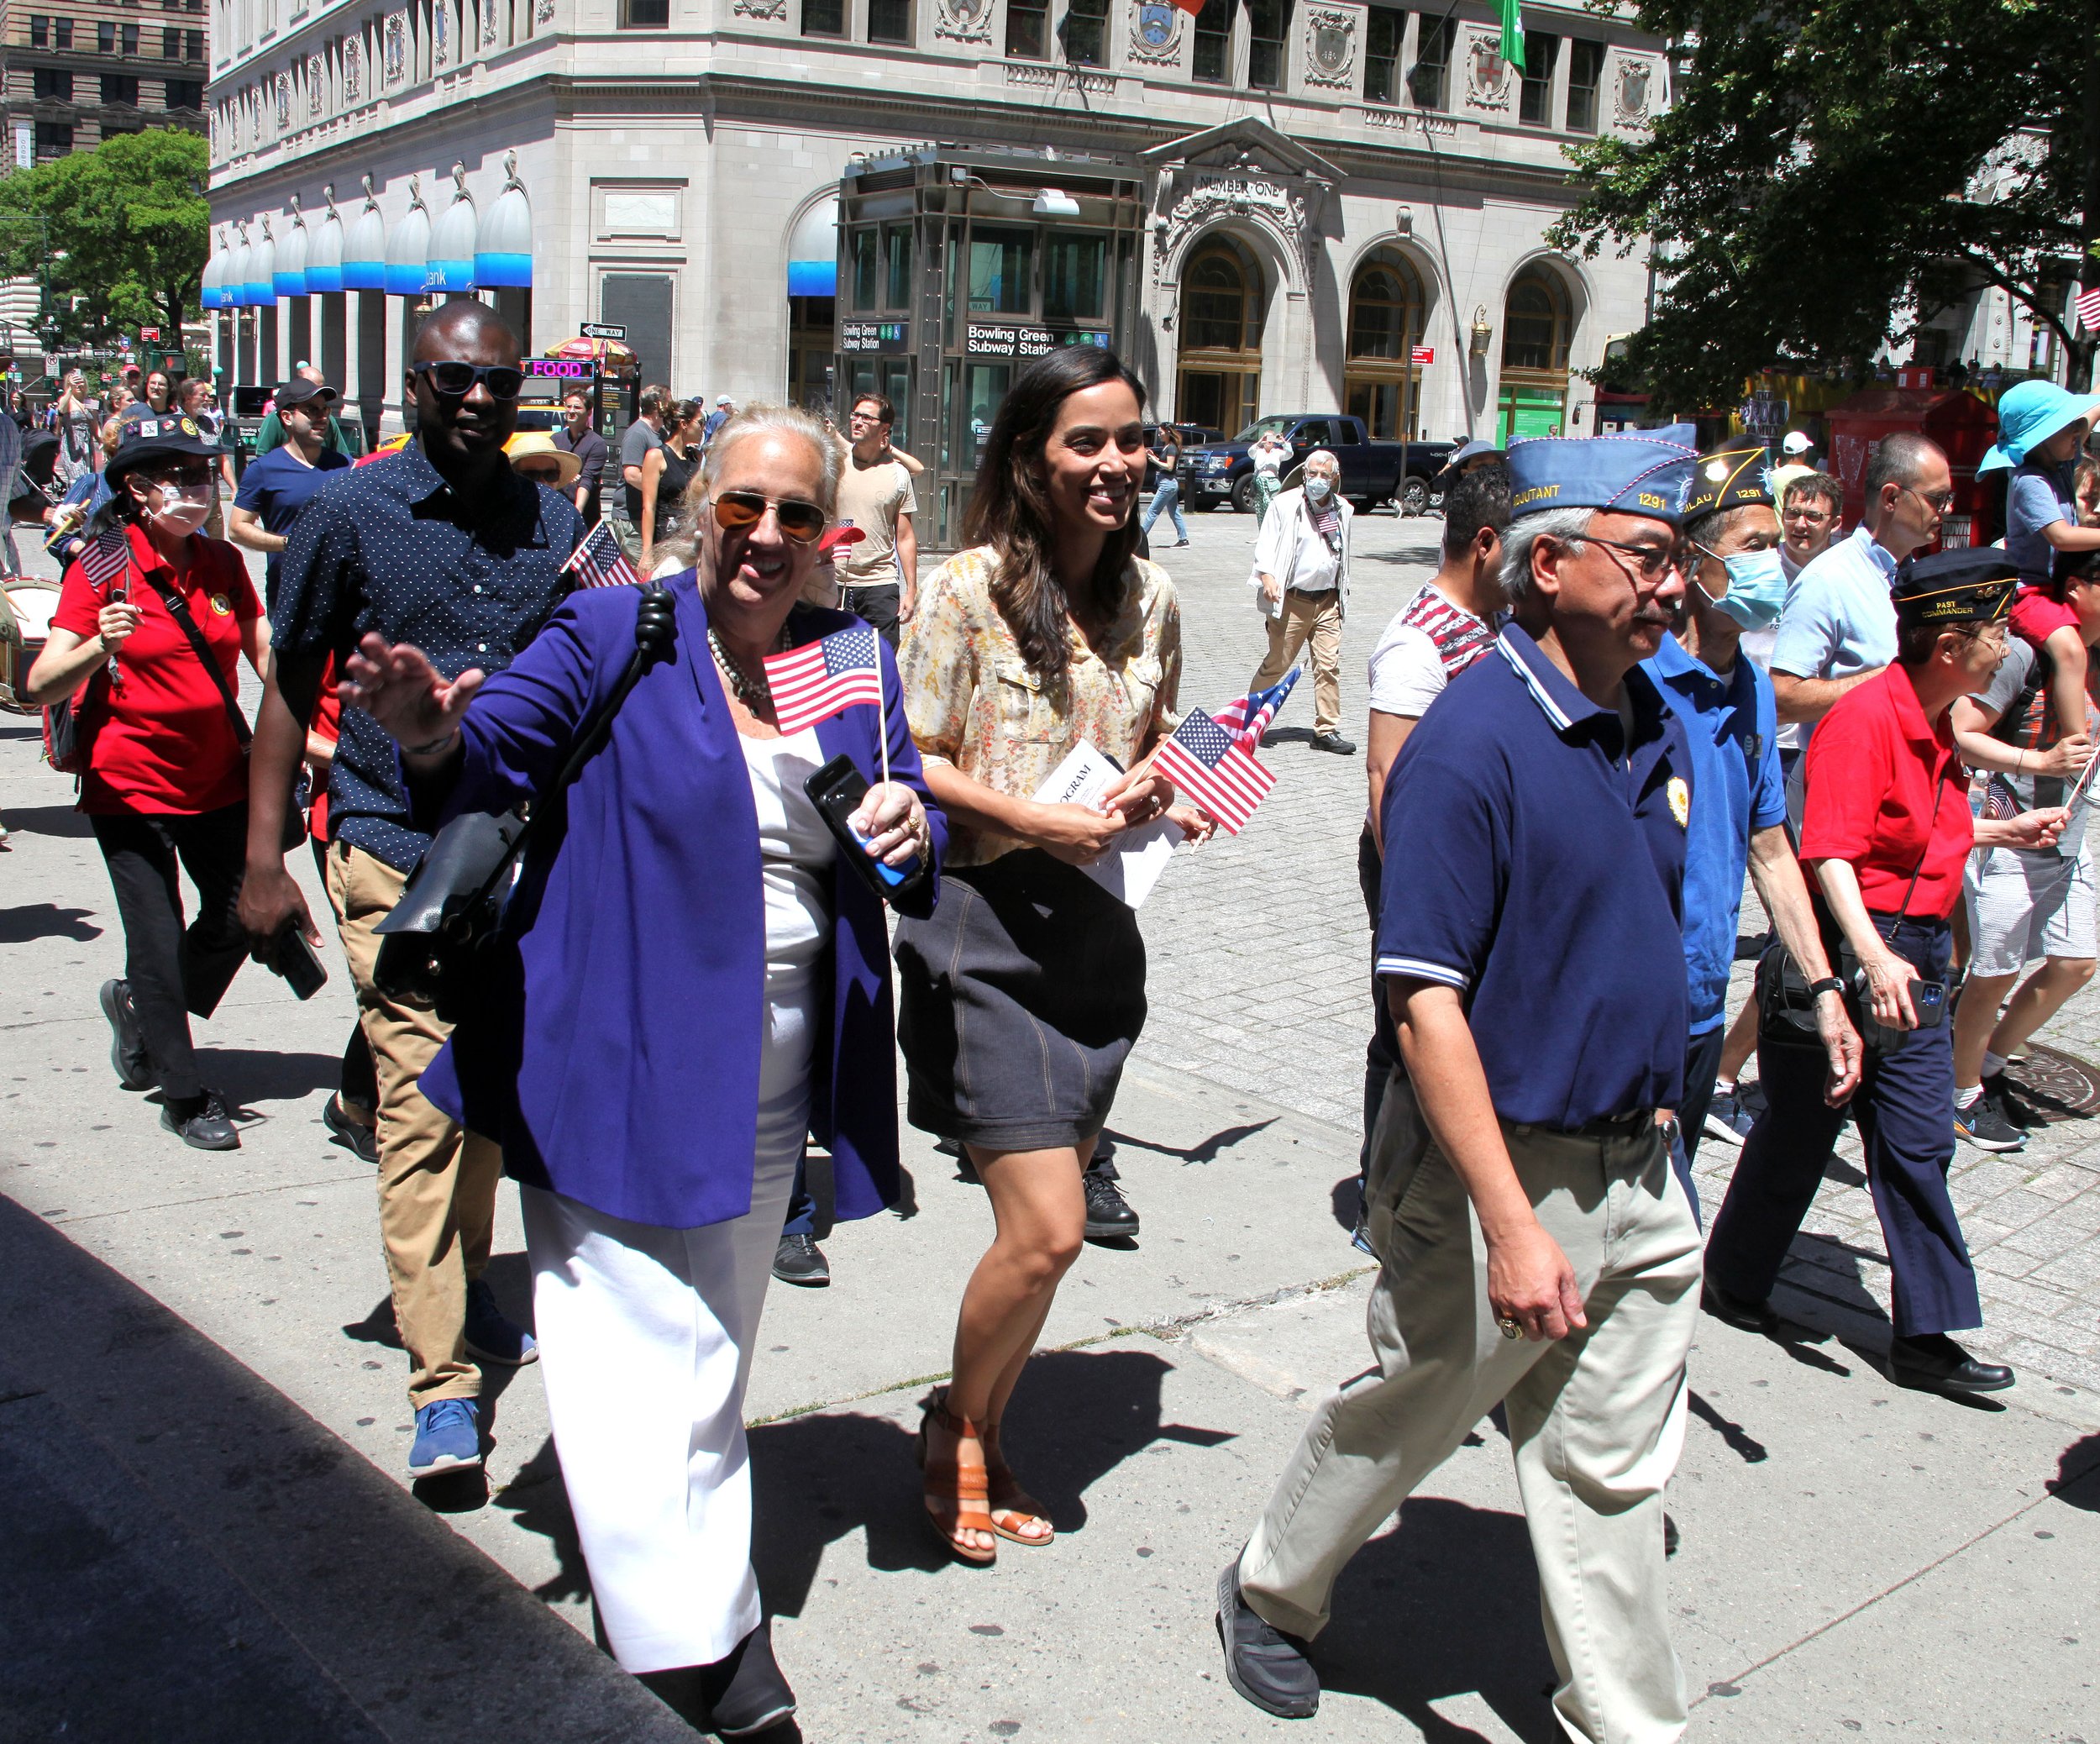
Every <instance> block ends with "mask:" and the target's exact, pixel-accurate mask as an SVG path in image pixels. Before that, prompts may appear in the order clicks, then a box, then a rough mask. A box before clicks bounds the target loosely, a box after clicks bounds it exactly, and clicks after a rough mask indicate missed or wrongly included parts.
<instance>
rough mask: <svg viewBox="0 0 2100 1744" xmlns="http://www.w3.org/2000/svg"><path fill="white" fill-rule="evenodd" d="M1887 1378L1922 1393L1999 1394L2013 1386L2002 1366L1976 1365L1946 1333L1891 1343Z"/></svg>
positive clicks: (1935, 1333)
mask: <svg viewBox="0 0 2100 1744" xmlns="http://www.w3.org/2000/svg"><path fill="white" fill-rule="evenodd" d="M1888 1373H1889V1378H1890V1379H1893V1381H1894V1382H1895V1383H1896V1384H1897V1385H1898V1386H1899V1387H1912V1388H1915V1389H1917V1390H1918V1391H1919V1392H1921V1393H1999V1392H2003V1390H2004V1389H2006V1388H2008V1387H2009V1386H2011V1385H2012V1384H2013V1371H2012V1370H2011V1369H2009V1368H2007V1367H2006V1366H2005V1365H2004V1364H2003V1363H1979V1362H1977V1359H1976V1358H1974V1357H1972V1356H1971V1355H1970V1354H1969V1353H1968V1352H1966V1350H1964V1349H1962V1347H1961V1346H1960V1345H1958V1344H1956V1342H1954V1340H1953V1339H1951V1338H1950V1337H1947V1335H1946V1334H1945V1332H1927V1333H1924V1334H1923V1335H1921V1336H1920V1337H1915V1338H1898V1339H1894V1340H1892V1341H1891V1342H1890V1344H1889V1347H1888Z"/></svg>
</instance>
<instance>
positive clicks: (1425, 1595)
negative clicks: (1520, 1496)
mask: <svg viewBox="0 0 2100 1744" xmlns="http://www.w3.org/2000/svg"><path fill="white" fill-rule="evenodd" d="M1312 1657H1313V1663H1315V1665H1316V1666H1317V1667H1318V1668H1319V1671H1320V1683H1321V1684H1323V1685H1325V1686H1326V1688H1327V1689H1333V1690H1341V1691H1347V1692H1348V1693H1349V1694H1355V1695H1368V1696H1370V1697H1372V1698H1373V1699H1375V1700H1378V1701H1381V1702H1383V1703H1384V1704H1385V1705H1386V1706H1387V1707H1389V1708H1390V1709H1392V1710H1394V1712H1395V1713H1397V1714H1399V1715H1403V1716H1404V1718H1405V1719H1407V1720H1409V1721H1410V1723H1411V1724H1413V1725H1414V1726H1416V1727H1418V1728H1419V1729H1420V1732H1421V1735H1422V1736H1423V1738H1424V1739H1425V1740H1427V1741H1431V1744H1459V1741H1461V1740H1464V1741H1468V1744H1477V1741H1478V1736H1479V1735H1478V1733H1476V1732H1474V1731H1472V1730H1470V1729H1469V1728H1467V1727H1465V1726H1458V1725H1455V1724H1453V1723H1452V1721H1450V1720H1446V1719H1445V1718H1444V1717H1443V1716H1442V1715H1440V1714H1438V1713H1437V1712H1436V1710H1434V1709H1433V1708H1432V1707H1431V1705H1430V1704H1431V1703H1432V1702H1435V1701H1439V1700H1441V1699H1443V1698H1444V1697H1446V1696H1450V1695H1463V1694H1469V1693H1471V1692H1473V1691H1478V1693H1479V1695H1480V1697H1481V1699H1483V1700H1484V1701H1485V1702H1486V1703H1487V1704H1488V1706H1489V1707H1490V1708H1492V1709H1494V1711H1495V1714H1496V1715H1497V1716H1498V1717H1499V1718H1500V1720H1502V1722H1503V1724H1504V1725H1505V1726H1508V1727H1509V1730H1510V1731H1513V1732H1515V1734H1516V1735H1517V1736H1518V1737H1520V1738H1523V1739H1525V1740H1527V1741H1531V1740H1536V1741H1538V1744H1545V1741H1546V1740H1548V1739H1551V1738H1557V1737H1558V1736H1560V1733H1559V1731H1558V1729H1557V1726H1556V1724H1555V1721H1554V1720H1553V1717H1552V1709H1551V1704H1550V1702H1549V1701H1548V1699H1547V1698H1546V1695H1545V1694H1543V1693H1542V1692H1545V1691H1548V1690H1550V1689H1551V1688H1552V1684H1553V1662H1552V1659H1551V1657H1550V1656H1549V1655H1548V1654H1547V1652H1546V1639H1545V1636H1543V1635H1542V1634H1541V1632H1540V1630H1539V1583H1538V1571H1537V1568H1536V1565H1535V1564H1534V1563H1533V1562H1532V1560H1531V1540H1530V1535H1529V1534H1528V1532H1527V1531H1526V1530H1525V1522H1524V1516H1523V1515H1520V1514H1505V1513H1501V1512H1499V1511H1495V1510H1488V1509H1483V1508H1472V1507H1468V1506H1467V1505H1465V1504H1464V1503H1462V1502H1454V1501H1447V1500H1439V1499H1437V1498H1435V1497H1428V1496H1415V1497H1411V1498H1410V1500H1408V1501H1406V1502H1405V1503H1404V1504H1403V1505H1402V1506H1401V1508H1400V1523H1399V1528H1398V1530H1396V1531H1390V1532H1388V1533H1386V1534H1385V1536H1384V1537H1379V1538H1373V1539H1372V1540H1371V1542H1369V1543H1368V1544H1366V1545H1365V1546H1364V1547H1363V1548H1362V1550H1360V1551H1358V1552H1357V1554H1356V1555H1355V1557H1354V1558H1352V1559H1351V1561H1350V1563H1349V1566H1348V1567H1347V1568H1346V1569H1344V1570H1343V1571H1342V1575H1341V1579H1340V1580H1339V1581H1337V1582H1336V1584H1335V1594H1334V1621H1332V1622H1331V1623H1330V1624H1329V1625H1328V1626H1327V1627H1326V1629H1325V1630H1324V1631H1322V1632H1321V1634H1320V1638H1319V1640H1318V1641H1316V1642H1315V1643H1314V1644H1313V1652H1312Z"/></svg>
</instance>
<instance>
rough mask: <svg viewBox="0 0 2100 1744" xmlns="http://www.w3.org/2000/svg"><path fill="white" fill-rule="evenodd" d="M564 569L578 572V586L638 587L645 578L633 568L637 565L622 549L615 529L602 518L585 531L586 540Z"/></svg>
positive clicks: (575, 551) (574, 552)
mask: <svg viewBox="0 0 2100 1744" xmlns="http://www.w3.org/2000/svg"><path fill="white" fill-rule="evenodd" d="M562 570H563V571H564V573H566V572H567V571H568V570H575V572H576V586H579V587H638V586H641V585H642V578H641V577H640V576H639V575H637V574H636V573H635V572H634V565H633V564H631V563H629V562H628V561H627V553H626V552H624V551H622V549H620V542H619V540H618V539H617V538H614V537H613V534H612V528H610V527H608V526H606V524H605V523H604V522H602V521H601V522H599V523H597V524H596V526H595V527H593V528H591V531H590V532H589V533H585V535H584V539H583V543H582V544H580V545H579V546H577V547H576V549H575V550H574V551H573V552H571V553H570V557H569V561H568V562H566V563H564V565H562Z"/></svg>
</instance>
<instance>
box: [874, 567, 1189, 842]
mask: <svg viewBox="0 0 2100 1744" xmlns="http://www.w3.org/2000/svg"><path fill="white" fill-rule="evenodd" d="M1131 567H1132V568H1133V569H1134V570H1136V572H1137V578H1136V582H1135V585H1134V586H1131V587H1130V588H1129V589H1128V590H1127V591H1126V593H1125V595H1124V598H1123V608H1122V610H1121V612H1118V613H1117V615H1116V621H1115V622H1114V623H1112V624H1111V625H1110V627H1109V629H1108V632H1107V633H1106V634H1105V636H1103V638H1101V646H1100V649H1098V650H1097V649H1095V648H1093V647H1091V646H1089V643H1088V642H1087V640H1086V638H1085V637H1084V636H1083V635H1081V634H1080V633H1079V631H1078V629H1077V628H1072V627H1070V626H1068V628H1067V634H1068V636H1069V637H1070V639H1071V645H1072V662H1071V665H1070V666H1069V667H1068V669H1067V670H1066V673H1065V675H1064V677H1063V678H1062V679H1058V680H1051V681H1048V682H1046V681H1045V680H1043V679H1042V677H1040V676H1039V675H1037V674H1036V673H1034V672H1032V671H1030V670H1029V669H1028V665H1027V663H1026V661H1024V660H1023V659H1021V646H1020V643H1017V642H1016V640H1015V639H1014V633H1013V631H1012V629H1011V628H1009V627H1008V625H1007V622H1006V620H1005V617H1003V616H1002V615H1001V614H1000V610H999V607H997V606H995V605H994V604H993V603H992V596H991V581H992V577H993V576H994V575H996V574H997V573H998V560H997V559H996V558H995V557H994V555H993V554H992V552H991V549H990V547H988V546H979V547H978V548H977V549H974V550H969V551H962V552H958V553H957V554H956V555H955V556H953V557H952V558H950V559H948V561H947V562H946V563H944V564H942V565H941V567H940V568H939V569H937V570H935V571H934V572H933V574H932V575H931V576H929V577H928V578H927V580H926V581H925V582H924V583H923V584H922V585H921V587H920V589H919V601H918V609H917V611H916V612H914V613H913V614H912V617H911V622H910V624H909V625H907V626H906V631H905V637H904V647H903V650H902V653H901V655H900V659H899V662H898V664H899V667H900V672H901V674H902V678H903V684H904V707H905V714H906V717H907V718H908V719H909V720H910V721H911V737H912V738H914V739H915V740H916V741H917V742H918V747H919V754H920V755H921V757H923V758H925V759H927V761H928V762H935V761H938V762H942V763H952V764H954V765H955V767H956V768H957V769H958V770H961V771H962V772H963V774H964V775H969V776H970V777H971V778H972V779H973V780H979V781H982V782H983V783H984V785H986V786H987V787H990V788H992V789H994V790H995V791H998V792H1000V793H1005V794H1011V795H1014V796H1016V797H1020V798H1026V797H1028V796H1031V795H1032V794H1033V793H1034V792H1035V791H1036V790H1037V788H1039V787H1040V786H1042V784H1043V782H1044V781H1046V780H1048V779H1049V777H1050V775H1051V772H1052V771H1053V770H1055V769H1056V768H1057V766H1058V764H1060V763H1062V762H1063V761H1064V759H1065V758H1066V757H1067V756H1068V755H1069V754H1070V753H1071V752H1072V750H1073V749H1074V747H1075V746H1076V745H1078V743H1079V741H1080V740H1081V739H1084V740H1086V741H1088V742H1089V743H1091V744H1092V745H1093V746H1094V747H1095V749H1097V750H1101V751H1105V752H1106V753H1107V754H1109V755H1110V757H1113V758H1114V759H1116V762H1117V763H1119V764H1121V765H1122V766H1123V767H1124V768H1125V769H1129V768H1131V767H1132V766H1133V765H1134V764H1136V763H1137V761H1138V759H1140V758H1141V757H1142V756H1143V755H1144V754H1145V753H1146V752H1147V750H1148V749H1150V748H1151V745H1152V741H1153V740H1154V739H1155V738H1158V737H1159V736H1161V735H1162V734H1164V733H1171V732H1173V729H1174V728H1175V726H1176V725H1177V724H1178V723H1179V721H1180V718H1181V717H1180V715H1179V712H1177V711H1176V708H1175V702H1176V700H1177V698H1178V697H1179V695H1180V691H1181V607H1180V605H1179V602H1178V601H1176V600H1175V597H1174V585H1173V582H1172V581H1170V580H1168V579H1167V572H1166V571H1165V570H1163V569H1161V568H1160V567H1159V565H1158V564H1156V563H1149V562H1147V561H1146V560H1145V559H1142V558H1133V559H1131ZM1024 846H1026V843H1021V842H1018V841H1016V840H1015V839H1014V838H1012V837H1011V836H1001V835H997V834H995V833H991V832H989V831H981V830H973V829H968V828H965V827H963V826H962V825H960V824H954V825H953V826H951V827H950V830H949V833H948V854H947V856H946V859H945V862H944V863H945V864H948V865H950V866H981V865H984V864H987V863H988V862H990V861H992V860H995V859H998V858H999V857H1000V855H1001V854H1005V853H1008V852H1010V851H1011V849H1013V848H1021V847H1024Z"/></svg>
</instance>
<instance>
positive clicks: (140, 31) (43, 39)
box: [0, 0, 205, 170]
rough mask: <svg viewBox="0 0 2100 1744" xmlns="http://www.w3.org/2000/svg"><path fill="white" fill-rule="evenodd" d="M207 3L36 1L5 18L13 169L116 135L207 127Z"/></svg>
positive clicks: (1, 93)
mask: <svg viewBox="0 0 2100 1744" xmlns="http://www.w3.org/2000/svg"><path fill="white" fill-rule="evenodd" d="M204 6H205V0H153V3H152V4H150V5H148V4H145V3H142V0H29V3H27V4H25V5H23V6H19V7H14V6H10V7H8V8H7V9H6V11H5V13H4V14H0V102H4V104H5V108H6V116H7V132H8V149H9V150H10V151H11V152H12V154H13V156H12V160H11V161H12V164H13V167H14V168H16V169H21V170H26V169H29V167H30V166H31V165H35V164H41V163H49V162H50V160H52V159H54V158H60V157H64V156H65V155H66V154H67V153H68V152H71V151H84V150H88V149H89V148H90V147H92V146H95V145H98V144H101V143H102V141H103V140H104V139H108V138H109V137H110V136H111V135H112V134H135V133H139V132H142V131H143V130H144V129H147V128H149V127H179V128H184V129H192V130H195V131H197V132H202V129H203V126H204V81H205V59H204V55H205V48H204V34H205V20H204Z"/></svg>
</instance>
